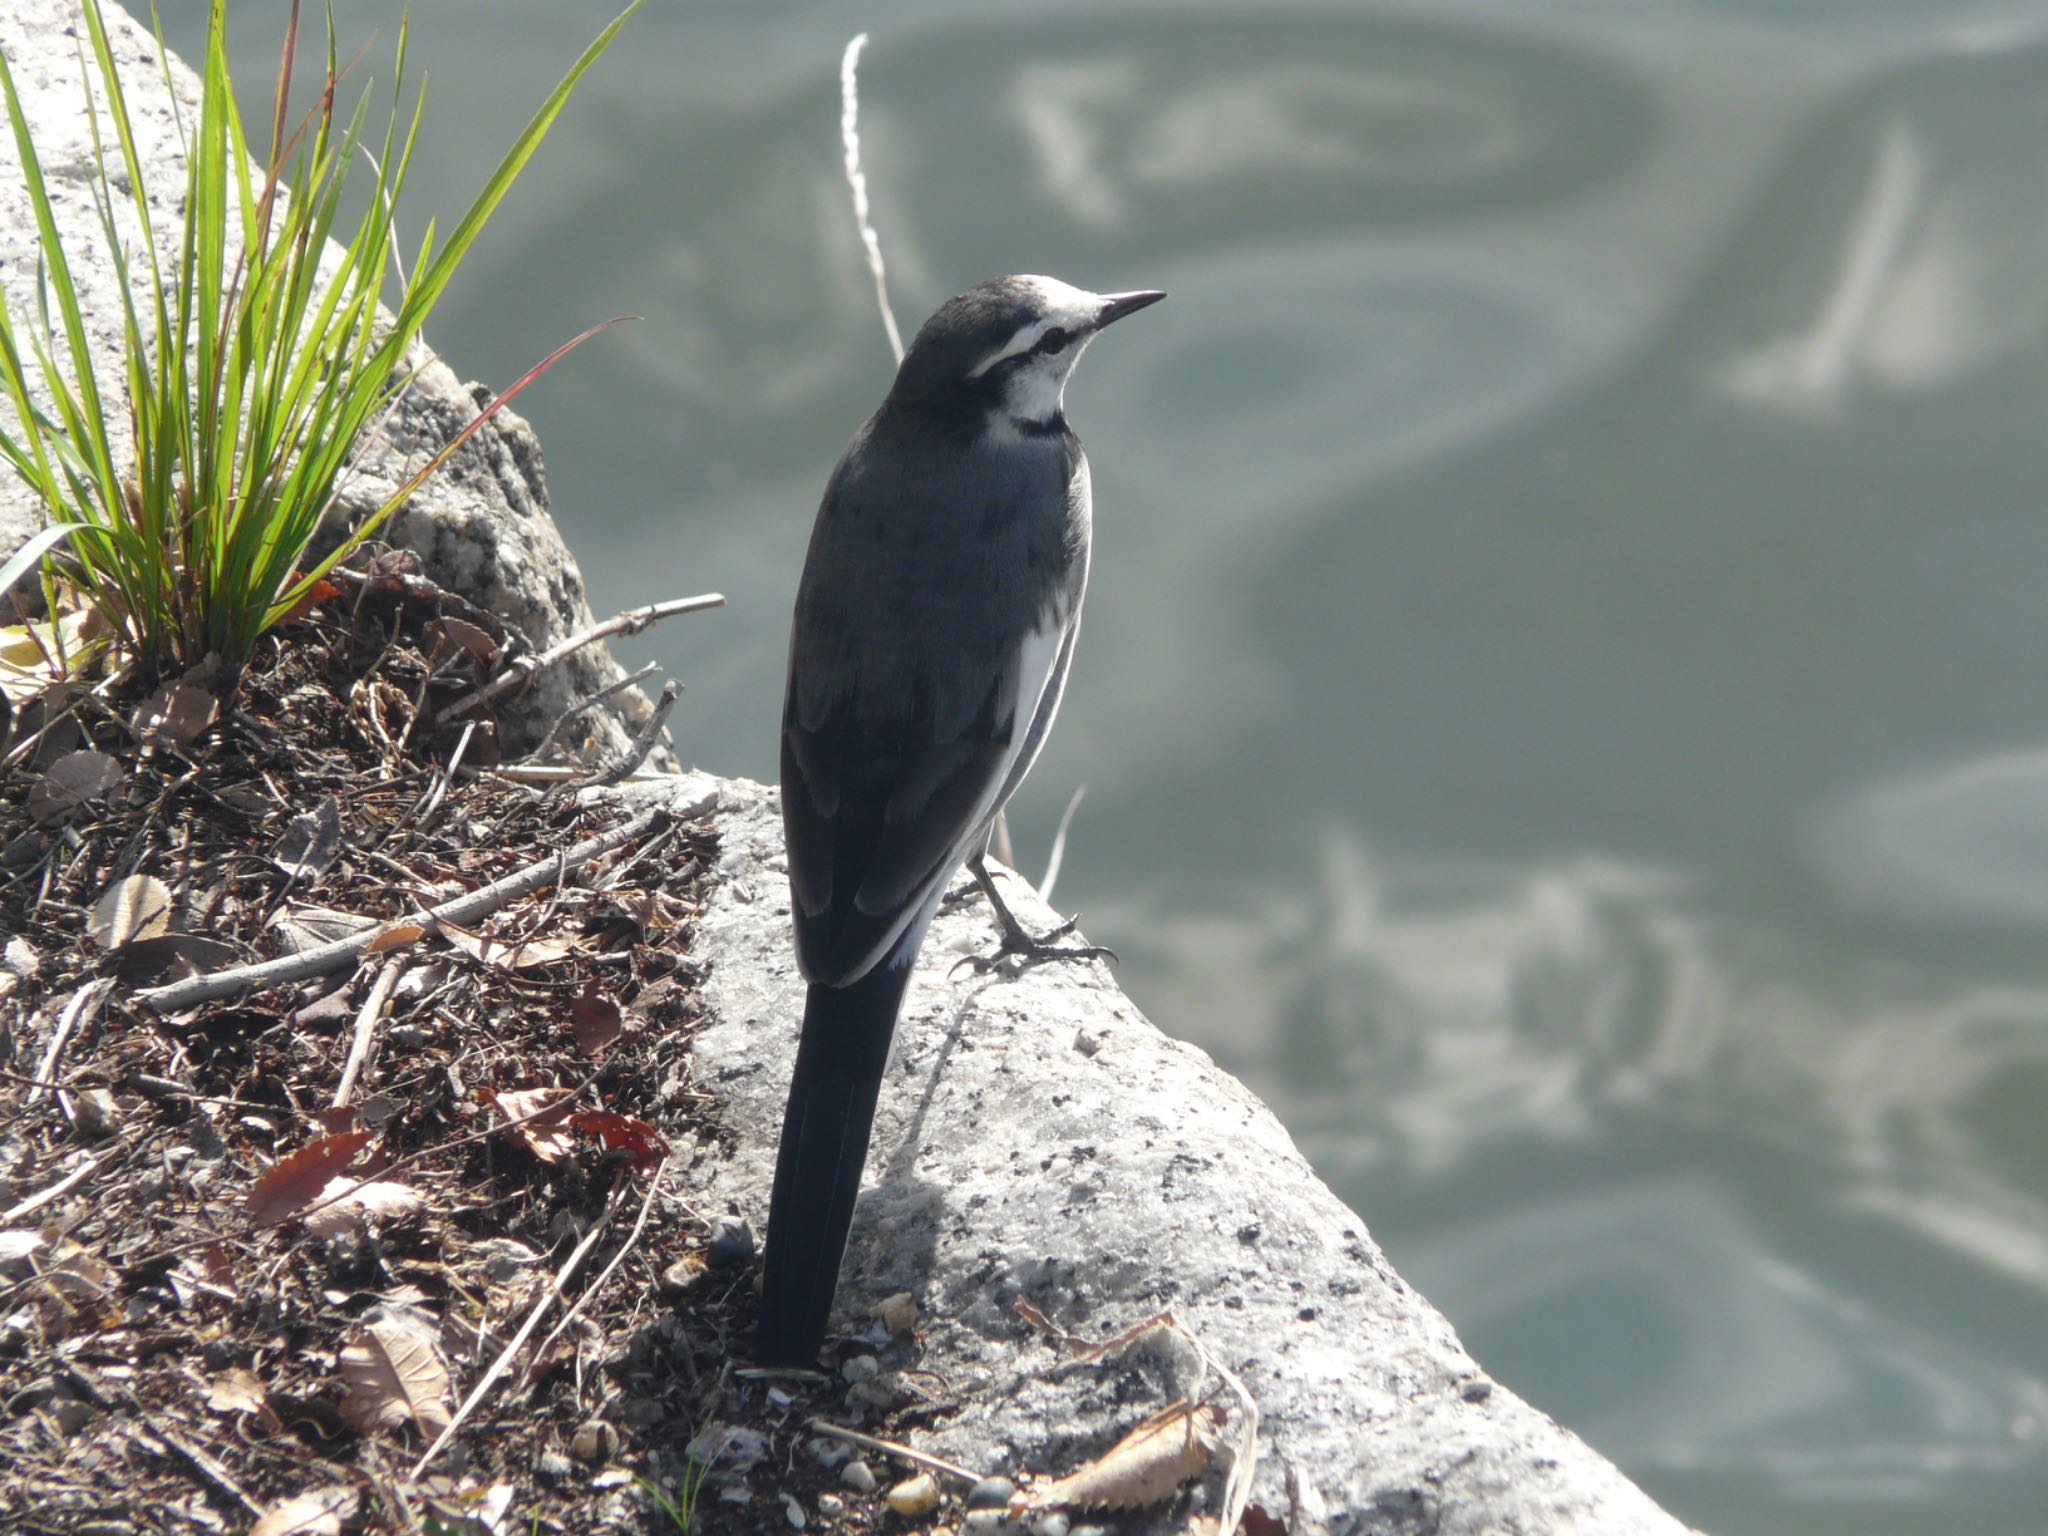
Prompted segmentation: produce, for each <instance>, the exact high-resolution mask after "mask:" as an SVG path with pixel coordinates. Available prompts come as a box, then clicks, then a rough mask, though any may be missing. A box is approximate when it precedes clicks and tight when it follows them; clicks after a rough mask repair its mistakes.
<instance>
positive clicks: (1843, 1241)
mask: <svg viewBox="0 0 2048 1536" xmlns="http://www.w3.org/2000/svg"><path fill="white" fill-rule="evenodd" d="M1185 905H1186V901H1185V897H1184V895H1183V896H1175V897H1172V898H1168V897H1166V896H1164V895H1163V894H1162V895H1161V897H1160V898H1159V899H1157V900H1156V901H1154V902H1148V903H1143V904H1139V905H1133V906H1122V907H1112V908H1110V909H1108V910H1106V911H1103V912H1101V913H1099V914H1098V916H1097V922H1096V926H1097V927H1098V928H1101V929H1105V930H1108V931H1114V932H1117V933H1119V934H1126V933H1128V934H1136V935H1139V936H1140V937H1139V938H1138V940H1137V941H1136V943H1137V944H1138V945H1139V946H1141V952H1140V953H1139V954H1136V955H1133V956H1131V957H1130V958H1131V961H1132V963H1133V964H1137V965H1142V966H1143V968H1144V969H1145V971H1146V972H1147V973H1148V975H1150V976H1152V977H1154V978H1155V980H1154V981H1153V983H1152V987H1151V995H1150V997H1149V1002H1150V1005H1151V1006H1152V1007H1153V1009H1154V1010H1155V1011H1156V1012H1158V1013H1159V1014H1160V1015H1161V1016H1163V1017H1169V1018H1172V1017H1186V1016H1199V1015H1207V1016H1209V1017H1212V1018H1216V1017H1221V1018H1223V1019H1226V1020H1227V1021H1228V1026H1227V1029H1224V1030H1220V1031H1218V1032H1217V1033H1215V1034H1214V1035H1212V1036H1210V1037H1208V1038H1207V1039H1206V1040H1205V1042H1204V1043H1206V1044H1208V1045H1209V1046H1210V1047H1211V1048H1212V1049H1214V1050H1216V1051H1217V1052H1218V1053H1219V1054H1220V1055H1221V1056H1222V1058H1223V1059H1224V1060H1225V1061H1226V1062H1232V1063H1243V1064H1252V1065H1254V1066H1255V1068H1256V1069H1257V1070H1259V1071H1261V1072H1262V1074H1263V1075H1264V1077H1265V1078H1266V1080H1267V1081H1268V1082H1269V1083H1277V1084H1279V1085H1281V1087H1282V1090H1283V1097H1282V1102H1283V1104H1284V1106H1285V1112H1286V1116H1287V1118H1288V1121H1289V1123H1290V1125H1291V1127H1292V1128H1293V1129H1294V1131H1295V1133H1296V1135H1297V1137H1298V1139H1299V1140H1300V1141H1301V1143H1302V1146H1303V1148H1304V1150H1305V1151H1306V1152H1307V1153H1308V1155H1309V1156H1310V1158H1311V1159H1312V1160H1313V1161H1314V1162H1315V1163H1316V1164H1317V1166H1318V1167H1319V1168H1322V1169H1323V1170H1325V1171H1326V1172H1327V1173H1329V1174H1330V1175H1331V1176H1332V1177H1333V1178H1335V1179H1336V1180H1337V1181H1338V1183H1339V1185H1340V1187H1341V1188H1343V1189H1344V1190H1345V1192H1346V1193H1347V1194H1348V1195H1349V1196H1350V1197H1351V1198H1352V1199H1353V1200H1354V1201H1355V1202H1356V1203H1357V1204H1358V1205H1359V1206H1360V1208H1361V1209H1363V1210H1365V1211H1368V1212H1371V1213H1374V1214H1375V1215H1376V1216H1377V1217H1379V1218H1380V1219H1379V1220H1378V1222H1377V1226H1378V1230H1379V1231H1380V1232H1381V1234H1382V1236H1383V1238H1385V1239H1386V1240H1387V1241H1388V1242H1389V1243H1390V1245H1391V1249H1392V1254H1393V1257H1394V1258H1395V1260H1396V1262H1397V1263H1399V1264H1401V1265H1402V1266H1403V1267H1404V1268H1405V1269H1406V1270H1407V1271H1408V1272H1409V1273H1410V1274H1411V1275H1413V1276H1414V1277H1415V1278H1416V1280H1417V1282H1418V1283H1419V1284H1420V1285H1421V1286H1422V1288H1423V1289H1424V1290H1425V1291H1427V1292H1429V1293H1430V1295H1431V1296H1432V1297H1433V1298H1434V1299H1435V1300H1437V1301H1438V1302H1439V1304H1441V1305H1443V1306H1444V1307H1446V1308H1447V1310H1448V1311H1449V1312H1450V1313H1451V1315H1452V1316H1453V1317H1454V1318H1456V1319H1458V1320H1459V1322H1460V1324H1461V1326H1462V1327H1463V1328H1464V1329H1465V1331H1466V1333H1467V1337H1468V1340H1469V1341H1470V1342H1471V1343H1472V1344H1473V1346H1474V1348H1475V1349H1476V1350H1477V1351H1478V1353H1479V1354H1480V1355H1481V1357H1482V1358H1484V1359H1486V1360H1487V1361H1488V1363H1489V1366H1490V1368H1491V1369H1493V1370H1494V1371H1495V1372H1496V1373H1497V1374H1499V1375H1501V1376H1502V1377H1503V1379H1505V1380H1507V1381H1508V1382H1510V1383H1511V1384H1513V1385H1517V1386H1522V1387H1525V1388H1528V1387H1530V1385H1531V1384H1532V1383H1536V1382H1541V1383H1542V1384H1543V1387H1542V1390H1541V1392H1540V1394H1539V1396H1540V1398H1541V1400H1542V1401H1543V1402H1544V1404H1545V1406H1546V1407H1547V1408H1549V1409H1550V1410H1551V1411H1553V1412H1555V1413H1556V1414H1558V1415H1559V1416H1560V1417H1561V1418H1563V1419H1564V1420H1565V1421H1566V1422H1569V1423H1571V1424H1573V1425H1574V1426H1575V1427H1577V1428H1578V1429H1580V1430H1581V1431H1582V1432H1583V1433H1585V1434H1586V1435H1587V1436H1588V1437H1589V1438H1590V1439H1592V1440H1593V1442H1594V1443H1595V1444H1598V1445H1601V1446H1602V1447H1603V1448H1606V1449H1608V1450H1609V1451H1611V1452H1612V1453H1614V1454H1616V1455H1618V1456H1619V1457H1621V1458H1622V1460H1623V1461H1624V1463H1625V1464H1627V1465H1629V1466H1631V1467H1633V1468H1634V1469H1635V1470H1636V1471H1637V1472H1638V1474H1639V1475H1643V1476H1645V1477H1646V1478H1648V1479H1649V1480H1651V1481H1652V1482H1653V1484H1656V1485H1659V1486H1664V1487H1668V1488H1671V1489H1689V1488H1694V1489H1695V1493H1696V1488H1695V1485H1697V1484H1700V1483H1703V1482H1716V1481H1724V1482H1725V1481H1736V1482H1740V1481H1743V1480H1747V1481H1748V1483H1749V1484H1751V1485H1752V1489H1753V1486H1754V1485H1755V1483H1756V1482H1757V1481H1758V1480H1759V1479H1767V1480H1769V1481H1770V1482H1772V1483H1773V1484H1775V1485H1777V1486H1778V1487H1779V1488H1780V1490H1781V1492H1782V1493H1783V1495H1784V1496H1785V1497H1786V1498H1789V1499H1796V1500H1799V1501H1801V1502H1805V1501H1821V1502H1826V1501H1829V1500H1834V1499H1841V1500H1846V1501H1849V1502H1852V1503H1857V1504H1861V1503H1865V1502H1870V1501H1878V1502H1882V1501H1884V1500H1886V1499H1911V1498H1914V1497H1924V1496H1927V1495H1928V1494H1929V1493H1930V1491H1931V1490H1932V1489H1934V1488H1935V1487H1938V1486H1942V1485H1943V1484H1944V1483H1945V1481H1946V1480H1948V1479H1953V1478H1967V1479H1984V1478H1993V1479H1996V1478H2000V1477H2003V1478H2008V1479H2012V1480H2015V1481H2016V1482H2019V1483H2021V1484H2022V1485H2024V1484H2026V1483H2029V1482H2034V1481H2037V1480H2038V1479H2039V1478H2040V1476H2041V1474H2042V1468H2043V1459H2044V1452H2048V1443H2044V1442H2048V1333H2044V1332H2043V1331H2041V1330H2040V1329H2038V1328H2035V1329H2032V1330H2030V1331H2028V1332H2025V1333H2024V1334H2021V1335H2016V1336H2014V1337H2012V1338H2008V1339H2005V1340H2004V1341H2003V1343H2002V1346H2001V1347H2000V1348H1999V1349H1998V1350H1996V1351H1993V1352H1988V1353H1987V1352H1986V1351H1985V1350H1984V1349H1983V1348H1982V1347H1981V1343H1980V1340H1979V1337H1978V1334H1979V1331H1980V1330H1982V1329H1983V1328H1985V1326H1986V1325H1987V1324H1988V1323H1990V1322H1992V1321H1993V1320H1994V1319H1997V1320H2000V1321H2005V1320H2011V1321H2015V1322H2017V1321H2019V1320H2021V1319H2024V1318H2025V1317H2026V1316H2028V1315H2029V1314H2033V1315H2035V1316H2038V1313H2039V1310H2040V1308H2041V1306H2042V1304H2043V1302H2044V1300H2048V1262H2044V1261H2048V1181H2044V1180H2043V1178H2042V1176H2041V1174H2042V1170H2041V1151H2042V1126H2041V1120H2040V1116H2039V1114H2038V1109H2039V1106H2040V1105H2041V1104H2042V1103H2043V1102H2044V1095H2048V983H2044V984H2041V985H2035V986H2031V987H2027V986H2007V987H1992V986H1986V985H1983V984H1981V983H1978V982H1974V981H1965V980H1961V979H1956V980H1951V981H1948V982H1945V983H1944V982H1941V981H1936V980H1934V979H1932V978H1929V977H1928V976H1926V975H1924V974H1921V973H1919V972H1916V971H1915V970H1913V969H1911V968H1906V967H1900V966H1896V965H1892V964H1888V963H1885V962H1870V963H1868V964H1866V965H1865V966H1863V967H1861V968H1860V969H1859V970H1856V971H1853V972H1848V971H1844V970H1843V969H1842V967H1841V965H1840V963H1839V957H1837V956H1834V955H1831V954H1829V953H1827V952H1825V951H1822V950H1816V949H1813V948H1810V947H1807V946H1802V945H1798V944H1791V943H1787V942H1786V941H1784V940H1782V939H1779V938H1773V937H1771V936H1770V935H1767V934H1763V933H1759V932H1756V931H1754V930H1749V929H1745V928H1743V927H1742V926H1739V925H1736V924H1732V923H1729V922H1727V921H1725V920H1719V919H1714V918H1711V917H1707V916H1705V915H1703V914H1702V911H1701V903H1700V901H1699V898H1698V896H1697V894H1696V893H1695V892H1693V891H1691V890H1689V889H1688V888H1687V886H1686V885H1685V883H1684V882H1682V881H1680V880H1679V879H1677V878H1675V877H1673V876H1671V875H1669V874H1666V873H1664V872H1660V871H1656V870H1651V869H1647V868H1636V867H1625V866H1620V865H1616V864H1612V863H1603V862H1597V861H1579V862H1575V863H1571V864H1566V865H1561V866H1558V867H1556V868H1550V869H1535V870H1510V869H1498V868H1496V869H1487V868H1483V867H1477V866H1471V865H1458V866H1435V867H1432V866H1428V865H1418V864H1413V863H1408V864H1396V865H1385V866H1383V865H1381V864H1379V863H1377V862H1376V861H1374V860H1372V859H1370V858H1369V857H1367V856H1366V854H1365V853H1364V852H1363V850H1361V849H1360V848H1359V847H1358V845H1357V844H1356V843H1355V842H1354V841H1353V840H1352V839H1351V838H1350V837H1349V836H1348V835H1346V834H1344V833H1341V832H1338V833H1333V834H1332V835H1331V836H1330V837H1329V838H1328V840H1327V841H1326V844H1325V848H1324V855H1323V860H1322V866H1321V876H1320V881H1319V884H1318V886H1317V887H1316V888H1312V889H1309V890H1292V889H1289V890H1281V889H1259V888H1257V887H1253V888H1251V889H1245V888H1233V889H1232V890H1230V891H1229V892H1228V893H1227V895H1226V896H1222V897H1214V898H1211V899H1209V900H1206V901H1204V902H1203V907H1204V909H1205V910H1204V911H1202V912H1201V913H1198V914H1189V913H1187V912H1186V911H1185V910H1184V908H1185ZM1247 910H1250V911H1252V912H1254V913H1256V914H1257V915H1258V916H1257V920H1256V922H1255V923H1253V924H1249V925H1248V924H1247V923H1246V922H1245V920H1244V913H1245V912H1246V911H1247ZM2022 1106H2027V1108H2022ZM1532 1194H1533V1195H1535V1196H1536V1197H1537V1198H1536V1199H1535V1200H1534V1201H1533V1202H1532V1200H1531V1196H1532ZM1390 1232H1391V1233H1392V1234H1394V1235H1392V1236H1389V1235H1388V1234H1389V1233H1390ZM1875 1266H1883V1270H1882V1271H1879V1270H1878V1269H1876V1268H1875ZM1973 1486H1975V1485H1973ZM1992 1486H1994V1487H1995V1486H1996V1485H1995V1483H1994V1484H1993V1485H1992ZM1976 1491H1977V1493H1978V1494H1981V1493H1982V1491H1983V1490H1982V1488H1981V1487H1978V1488H1977V1490H1976ZM2020 1497H2021V1499H2022V1500H2024V1499H2025V1498H2030V1497H2031V1495H2021V1496H2020ZM1678 1502H1679V1505H1680V1507H1681V1508H1686V1507H1690V1502H1691V1501H1690V1499H1688V1498H1686V1497H1684V1496H1682V1495H1681V1496H1679V1500H1678ZM2008 1502H2009V1501H2008V1500H2006V1499H2002V1498H1999V1497H1995V1496H1994V1497H1993V1498H1992V1499H1990V1500H1989V1501H1988V1506H1987V1507H1989V1508H1992V1509H1996V1508H1999V1507H2002V1506H2003V1505H2005V1504H2006V1503H2008Z"/></svg>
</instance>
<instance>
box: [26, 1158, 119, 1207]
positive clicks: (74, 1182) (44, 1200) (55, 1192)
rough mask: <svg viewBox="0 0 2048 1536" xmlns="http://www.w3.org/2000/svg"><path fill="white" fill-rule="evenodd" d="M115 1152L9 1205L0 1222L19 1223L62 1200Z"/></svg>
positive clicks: (83, 1165) (82, 1166)
mask: <svg viewBox="0 0 2048 1536" xmlns="http://www.w3.org/2000/svg"><path fill="white" fill-rule="evenodd" d="M119 1150H120V1149H119V1148H116V1149H115V1152H118V1151H119ZM115 1152H102V1153H101V1154H100V1155H99V1156H98V1157H96V1158H94V1159H92V1161H91V1162H88V1163H85V1164H82V1165H81V1166H79V1167H77V1168H74V1169H72V1170H71V1171H70V1172H69V1173H67V1174H65V1175H64V1177H63V1178H61V1179H59V1180H58V1181H57V1182H56V1183H54V1184H52V1185H51V1186H50V1187H49V1188H48V1189H46V1190H43V1191H42V1192H40V1193H39V1194H33V1195H30V1196H29V1197H28V1198H27V1199H26V1200H24V1201H22V1202H21V1203H20V1204H19V1205H11V1206H9V1207H8V1208H7V1209H6V1210H4V1211H0V1221H19V1220H21V1218H22V1217H24V1216H30V1215H33V1214H34V1213H35V1212H37V1211H40V1210H41V1209H42V1208H43V1207H44V1206H46V1205H48V1204H49V1203H50V1202H51V1201H52V1200H61V1199H63V1198H64V1197H65V1196H66V1195H68V1194H70V1193H71V1191H72V1190H74V1189H76V1188H78V1186H79V1185H81V1184H83V1183H84V1182H85V1181H86V1180H87V1179H89V1178H91V1177H92V1176H93V1175H94V1174H95V1173H98V1172H99V1171H100V1166H101V1165H102V1164H103V1163H105V1162H107V1161H108V1160H109V1159H110V1158H112V1157H113V1156H114V1155H115Z"/></svg>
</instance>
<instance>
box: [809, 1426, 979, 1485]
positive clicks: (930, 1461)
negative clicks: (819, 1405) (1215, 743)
mask: <svg viewBox="0 0 2048 1536" xmlns="http://www.w3.org/2000/svg"><path fill="white" fill-rule="evenodd" d="M811 1428H812V1429H815V1430H816V1431H817V1432H818V1433H819V1434H821V1435H830V1436H832V1438H833V1439H835V1440H844V1441H846V1442H847V1443H848V1444H849V1445H857V1446H859V1447H860V1448H861V1449H862V1450H864V1451H880V1452H881V1453H882V1454H883V1455H885V1456H895V1457H898V1458H900V1459H902V1460H904V1461H907V1462H909V1463H910V1464H911V1465H913V1466H918V1467H923V1468H925V1469H926V1470H927V1471H930V1472H943V1473H945V1474H946V1476H948V1477H957V1478H958V1479H960V1481H961V1482H963V1483H969V1484H972V1483H978V1482H980V1481H981V1474H980V1473H979V1472H970V1471H968V1470H967V1468H965V1467H963V1466H961V1465H959V1464H958V1463H957V1462H951V1461H946V1460H944V1459H942V1458H941V1457H938V1456H933V1455H930V1454H929V1453H927V1452H925V1451H919V1450H914V1449H912V1448H911V1447H910V1446H907V1445H898V1444H897V1443H896V1442H895V1441H893V1440H877V1439H876V1438H875V1437H874V1436H873V1435H864V1434H862V1433H861V1432H860V1431H859V1430H857V1429H848V1428H846V1426H845V1425H843V1424H828V1423H827V1422H826V1421H825V1420H823V1419H813V1420H811Z"/></svg>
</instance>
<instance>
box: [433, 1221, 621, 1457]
mask: <svg viewBox="0 0 2048 1536" xmlns="http://www.w3.org/2000/svg"><path fill="white" fill-rule="evenodd" d="M624 1187H625V1186H623V1185H621V1186H620V1188H621V1190H623V1189H624ZM619 1203H620V1202H619V1200H618V1199H617V1198H616V1197H614V1198H613V1200H612V1202H611V1203H610V1204H609V1205H607V1206H606V1207H605V1212H604V1215H602V1216H600V1217H599V1218H598V1220H597V1223H596V1225H594V1226H593V1227H591V1229H590V1230H589V1231H588V1232H586V1233H584V1234H583V1241H582V1242H580V1243H578V1244H577V1245H576V1251H575V1252H574V1253H572V1254H570V1255H569V1257H568V1259H567V1260H565V1261H564V1262H563V1264H562V1267H561V1269H560V1270H559V1271H558V1272H557V1273H556V1275H555V1278H554V1279H553V1280H552V1281H551V1282H550V1283H549V1285H548V1289H547V1291H546V1292H545V1293H544V1294H543V1295H542V1296H541V1298H540V1299H539V1300H538V1301H536V1302H535V1303H534V1304H533V1310H532V1311H531V1312H529V1313H527V1314H526V1321H525V1322H523V1323H521V1324H520V1325H519V1331H518V1332H517V1333H515V1334H514V1335H513V1336H512V1342H511V1343H509V1344H507V1345H506V1346H505V1347H504V1349H503V1350H501V1351H500V1352H499V1354H498V1358H497V1359H495V1360H493V1361H492V1362H491V1368H490V1369H489V1370H487V1371H485V1372H484V1374H483V1377H482V1379H481V1380H479V1381H478V1382H477V1384H476V1385H475V1386H474V1387H471V1388H470V1390H469V1396H468V1397H465V1398H464V1399H463V1400H462V1406H461V1407H460V1408H458V1409H456V1410H455V1417H454V1418H452V1419H450V1420H449V1421H448V1427H447V1428H446V1429H444V1430H442V1431H441V1433H440V1434H439V1435H437V1436H436V1437H435V1439H434V1443H433V1444H432V1445H430V1446H428V1447H427V1449H426V1451H425V1452H424V1453H423V1454H422V1455H421V1457H420V1459H419V1460H418V1461H416V1462H414V1463H413V1465H412V1473H411V1480H412V1481H414V1482H418V1481H419V1479H420V1478H421V1477H422V1476H424V1475H425V1473H426V1470H427V1468H428V1467H430V1466H432V1465H433V1461H434V1458H435V1457H436V1456H438V1455H440V1454H441V1450H442V1448H443V1447H444V1446H446V1445H447V1444H448V1442H449V1441H450V1440H452V1439H454V1438H455V1432H456V1431H457V1430H458V1429H460V1428H461V1427H462V1426H463V1424H464V1423H465V1422H466V1421H467V1420H468V1418H469V1416H470V1415H471V1414H472V1413H474V1412H475V1411H476V1406H477V1404H478V1403H480V1402H482V1401H483V1400H484V1397H485V1395H486V1394H488V1393H489V1392H490V1390H491V1388H492V1387H494V1386H495V1385H497V1381H498V1378H499V1377H500V1376H502V1375H504V1374H505V1368H506V1367H507V1366H508V1365H510V1364H511V1363H512V1357H513V1356H514V1355H516V1354H518V1353H519V1351H520V1350H521V1349H522V1348H524V1347H525V1344H526V1341H527V1340H528V1339H530V1338H532V1337H533V1330H534V1329H536V1328H538V1327H539V1326H540V1320H541V1319H542V1318H543V1317H545V1316H546V1315H547V1310H548V1308H549V1307H550V1306H552V1305H553V1304H554V1303H555V1302H556V1301H557V1300H558V1299H559V1298H560V1297H561V1294H562V1287H563V1286H565V1285H567V1284H568V1283H569V1279H570V1277H571V1276H572V1275H574V1274H575V1273H576V1271H577V1270H578V1269H579V1268H581V1267H582V1264H583V1261H584V1259H586V1258H588V1257H589V1256H590V1250H591V1249H593V1248H595V1247H596V1246H597V1240H598V1239H599V1238H600V1237H602V1236H604V1231H605V1228H606V1227H608V1226H610V1225H611V1223H612V1217H613V1216H615V1215H617V1214H618V1210H619Z"/></svg>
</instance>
